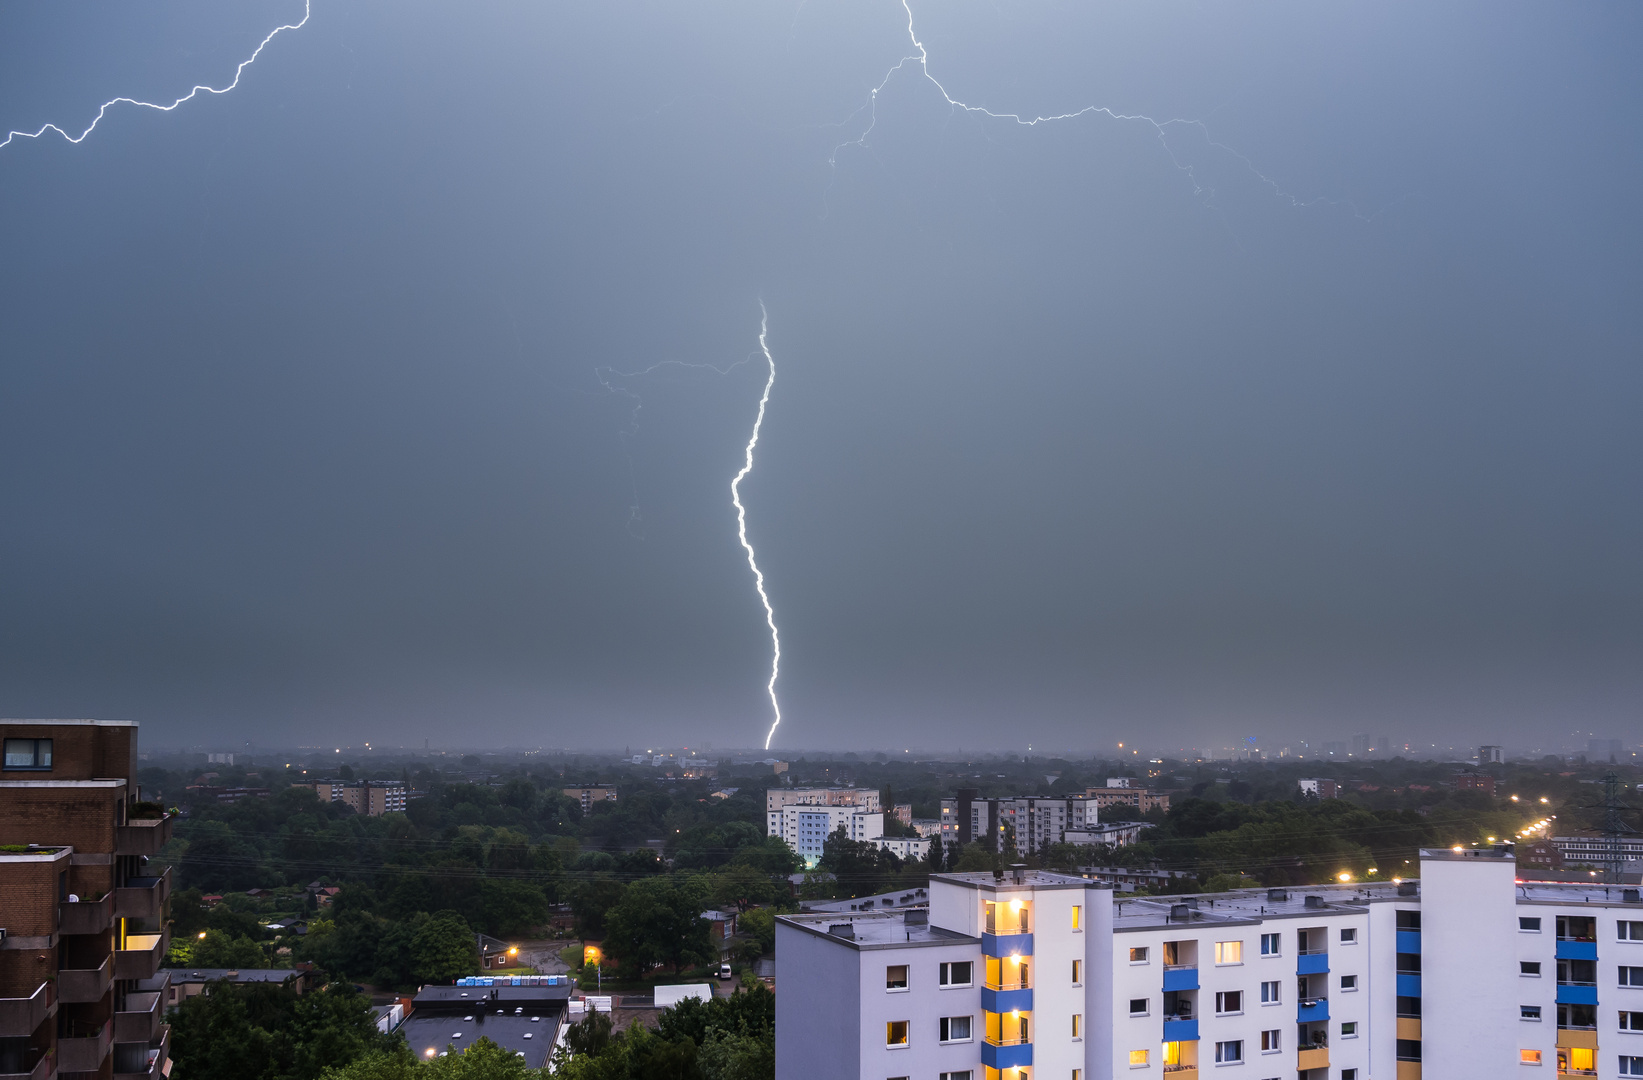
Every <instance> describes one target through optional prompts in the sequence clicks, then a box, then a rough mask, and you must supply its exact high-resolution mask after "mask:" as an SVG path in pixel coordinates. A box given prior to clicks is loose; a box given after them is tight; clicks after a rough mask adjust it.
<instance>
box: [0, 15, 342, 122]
mask: <svg viewBox="0 0 1643 1080" xmlns="http://www.w3.org/2000/svg"><path fill="white" fill-rule="evenodd" d="M312 14H313V0H303V5H302V19H301V20H300V21H298V22H294V23H287V24H286V25H284V26H276V27H275V28H274V29H273V30H271V31H269V34H268V36H267V37H265V38H263V39H262V42H261V44H259V45H258V46H257V48H256V51H254V52H253V53H252V54H251V55H250V56H249V57H248V58H247V59H245V60H242V61H241V62H240V66H239V67H237V68H235V69H234V81H233V82H231V83H229V84H228V85H227V86H223V87H216V86H205V85H200V86H196V87H194V89H192V90H190V91H189V92H188V93H186V94H184V95H183V96H182V97H180V98H178V99H177V100H176V101H173V102H172V103H171V104H169V105H164V104H159V103H156V102H153V101H139V100H137V99H136V98H129V97H117V98H113V99H111V100H109V101H105V102H103V107H102V108H100V109H98V110H97V116H96V118H95V119H93V120H92V121H91V124H90V125H89V126H88V127H87V128H86V129H85V130H84V131H82V132H80V134H78V135H70V134H69V133H68V131H66V130H65V129H63V128H61V127H58V126H57V125H56V124H46V125H44V126H43V127H41V128H40V130H38V131H8V132H7V133H6V137H5V139H4V140H0V149H4V148H6V147H8V146H10V145H11V143H12V140H13V139H38V138H40V137H41V136H42V135H44V134H45V133H46V132H48V131H55V132H56V133H57V134H59V135H61V136H62V137H63V138H64V139H66V140H68V141H69V142H71V143H80V142H83V141H85V138H86V136H87V135H90V134H91V133H92V132H93V131H95V130H97V125H98V124H100V123H102V122H103V117H104V116H106V115H108V110H109V109H111V108H113V107H114V106H116V105H138V106H141V107H142V108H145V109H154V110H156V111H158V112H170V111H171V110H173V109H175V108H176V107H177V106H179V105H181V104H182V103H183V102H185V101H192V100H193V99H194V98H195V97H197V96H198V95H199V93H200V92H201V91H202V90H203V91H205V92H206V93H208V94H226V93H228V92H229V91H230V90H232V89H234V88H235V87H236V86H238V85H240V76H241V75H243V74H245V69H246V68H248V67H250V66H251V65H252V64H254V63H256V61H257V57H259V56H261V55H262V51H263V50H264V49H266V48H267V47H268V43H269V42H270V41H273V40H274V39H275V38H276V37H278V36H279V35H280V34H282V33H284V32H285V31H287V30H301V29H302V28H303V26H305V25H306V24H307V22H308V17H309V16H310V15H312Z"/></svg>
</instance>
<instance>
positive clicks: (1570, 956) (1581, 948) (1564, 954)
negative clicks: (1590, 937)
mask: <svg viewBox="0 0 1643 1080" xmlns="http://www.w3.org/2000/svg"><path fill="white" fill-rule="evenodd" d="M1557 958H1558V959H1559V960H1596V959H1597V942H1595V941H1565V940H1563V939H1561V938H1560V939H1558V943H1557Z"/></svg>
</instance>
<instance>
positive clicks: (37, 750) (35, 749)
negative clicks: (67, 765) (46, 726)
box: [6, 739, 51, 769]
mask: <svg viewBox="0 0 1643 1080" xmlns="http://www.w3.org/2000/svg"><path fill="white" fill-rule="evenodd" d="M6 768H8V769H49V768H51V740H50V739H7V740H6Z"/></svg>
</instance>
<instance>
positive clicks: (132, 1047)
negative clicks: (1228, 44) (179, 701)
mask: <svg viewBox="0 0 1643 1080" xmlns="http://www.w3.org/2000/svg"><path fill="white" fill-rule="evenodd" d="M0 743H3V750H4V758H3V760H0V1076H3V1077H7V1078H11V1077H20V1078H21V1077H26V1078H28V1080H51V1078H53V1077H58V1076H61V1077H65V1078H67V1077H69V1076H76V1077H78V1076H85V1077H102V1078H109V1077H112V1078H114V1080H136V1078H138V1077H149V1078H158V1077H162V1076H164V1075H166V1074H167V1073H169V1071H170V1065H169V1061H168V1049H169V1039H170V1028H169V1027H168V1026H167V1025H166V1024H165V1023H164V1022H163V1020H164V1014H165V999H166V990H167V986H168V980H167V977H166V974H165V972H164V971H162V970H161V968H160V964H161V962H162V961H163V960H164V958H165V954H166V949H167V948H168V946H169V944H170V930H169V925H170V924H169V923H168V922H167V920H166V911H167V898H168V897H169V895H170V892H171V873H170V870H169V869H167V870H165V871H163V872H161V873H159V874H151V873H149V872H148V867H147V866H146V865H145V864H146V863H147V861H148V857H149V856H151V855H154V854H156V853H157V852H158V851H159V849H160V847H161V845H163V844H164V843H165V842H166V840H167V839H169V838H170V836H171V816H170V815H169V814H167V813H166V812H165V810H164V808H163V807H161V806H159V805H158V804H153V803H145V802H143V801H142V800H141V798H140V792H139V791H138V788H137V778H136V773H137V725H136V724H135V723H133V722H131V721H103V720H0Z"/></svg>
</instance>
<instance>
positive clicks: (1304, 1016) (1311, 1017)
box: [1295, 1001, 1329, 1024]
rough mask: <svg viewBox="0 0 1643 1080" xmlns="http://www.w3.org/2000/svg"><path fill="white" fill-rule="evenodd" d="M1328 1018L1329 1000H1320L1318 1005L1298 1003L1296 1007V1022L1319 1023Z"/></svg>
mask: <svg viewBox="0 0 1643 1080" xmlns="http://www.w3.org/2000/svg"><path fill="white" fill-rule="evenodd" d="M1328 1019H1329V1002H1328V1001H1319V1002H1318V1004H1316V1005H1298V1006H1296V1008H1295V1022H1296V1023H1297V1024H1317V1023H1322V1022H1323V1021H1325V1020H1328Z"/></svg>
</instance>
